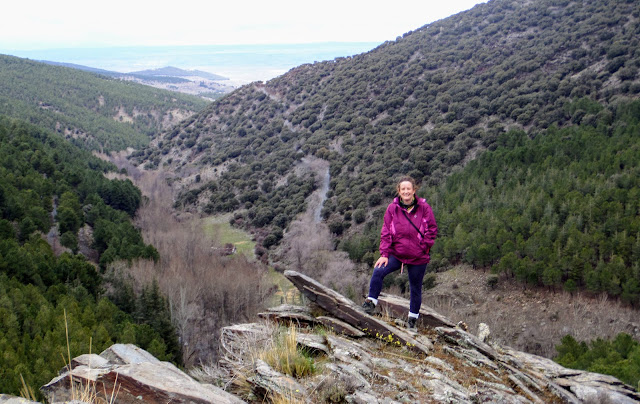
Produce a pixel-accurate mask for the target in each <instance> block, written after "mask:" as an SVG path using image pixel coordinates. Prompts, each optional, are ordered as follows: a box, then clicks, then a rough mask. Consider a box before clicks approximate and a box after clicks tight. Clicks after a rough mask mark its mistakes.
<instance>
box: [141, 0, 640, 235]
mask: <svg viewBox="0 0 640 404" xmlns="http://www.w3.org/2000/svg"><path fill="white" fill-rule="evenodd" d="M639 13H640V11H639V10H638V6H637V5H636V4H635V3H634V2H617V1H606V0H600V1H595V2H586V1H578V2H569V1H558V0H554V1H551V0H539V1H502V0H494V1H490V2H488V3H487V4H483V5H479V6H476V7H474V8H473V9H472V10H470V11H468V12H463V13H460V14H457V15H455V16H452V17H450V18H447V19H444V20H441V21H438V22H435V23H433V24H429V25H427V26H425V27H422V28H420V29H419V30H416V31H415V32H411V33H407V34H405V35H404V36H403V37H402V38H399V39H398V40H396V41H395V42H388V43H385V44H383V45H381V46H380V47H378V48H376V49H374V50H373V51H371V52H368V53H365V54H361V55H358V56H355V57H352V58H339V59H336V60H335V61H330V62H324V63H315V64H313V65H303V66H300V67H298V68H296V69H293V70H292V71H290V72H289V73H287V74H285V75H283V76H281V77H279V78H276V79H274V80H271V81H269V82H268V83H266V84H265V85H262V84H259V83H258V84H252V85H249V86H245V87H243V88H241V89H239V90H238V91H236V92H234V93H232V94H231V95H229V96H227V97H225V98H224V99H222V100H220V101H218V102H216V103H214V104H212V105H211V106H210V107H209V108H207V109H206V110H205V111H203V112H202V113H200V114H198V115H197V116H195V117H193V118H192V119H189V120H187V121H185V122H184V123H183V124H181V125H180V126H179V127H177V128H175V129H174V130H172V131H170V132H166V133H164V134H163V135H162V136H161V137H160V138H158V139H157V141H156V142H154V143H153V145H152V147H150V148H149V149H147V150H146V151H145V152H143V153H140V154H139V155H138V157H139V158H140V160H139V161H147V162H149V161H151V162H153V164H156V165H157V164H160V163H163V164H164V163H167V164H169V166H170V167H172V168H173V169H180V168H182V167H190V168H189V170H191V167H193V166H195V167H197V169H198V170H200V171H201V172H202V176H201V178H204V179H205V180H209V179H211V180H212V183H211V185H207V184H206V182H207V181H204V183H205V185H204V186H202V187H200V188H197V189H195V190H191V191H190V194H189V198H188V200H186V199H184V198H183V200H181V202H182V203H186V204H187V205H193V203H194V202H195V201H199V202H198V204H197V206H198V209H200V210H202V209H206V211H208V212H219V211H225V210H233V209H236V208H239V207H241V206H244V207H246V208H247V209H248V215H249V217H248V218H246V217H245V218H244V219H245V221H247V219H249V221H251V220H253V219H254V218H255V216H256V215H255V213H256V212H255V210H256V207H255V206H254V204H253V201H256V200H258V197H259V196H263V197H264V198H266V199H269V196H268V193H269V192H270V191H269V190H271V188H273V185H275V184H277V183H278V181H279V180H281V179H283V178H285V177H286V176H287V175H289V174H290V173H292V172H293V167H294V164H295V163H296V162H300V159H301V158H302V157H303V156H309V155H314V156H316V157H319V158H322V159H326V160H328V161H329V162H330V164H331V171H330V173H331V183H330V192H329V200H328V201H327V202H326V203H325V209H324V217H325V218H327V219H328V220H329V222H330V223H334V226H333V230H334V232H335V233H337V234H339V233H341V232H342V231H344V230H347V229H348V228H349V227H350V226H353V225H354V224H358V223H357V222H361V221H363V220H364V221H365V222H369V221H370V220H372V219H375V218H377V217H378V212H374V213H375V214H374V215H372V214H371V211H372V209H371V208H375V207H377V206H381V204H382V203H383V202H386V200H387V198H389V197H391V196H392V195H393V193H394V191H393V188H392V184H393V182H394V178H395V176H397V175H399V174H400V173H409V174H411V175H413V176H415V177H417V178H418V179H419V180H422V182H423V183H424V184H428V185H432V184H437V183H439V182H440V181H442V179H443V178H445V176H446V175H448V173H450V172H451V171H453V170H455V169H457V168H458V167H460V166H463V165H465V164H466V162H467V161H469V160H470V159H473V158H474V157H475V156H476V155H477V153H478V152H481V151H482V150H484V149H486V148H488V147H493V146H494V144H495V141H496V139H497V137H498V136H499V135H500V134H502V133H505V131H506V130H507V129H509V128H521V129H524V130H525V131H527V133H528V134H529V135H531V136H533V135H535V134H537V133H539V132H540V131H542V130H543V129H545V128H546V127H548V126H549V125H552V124H556V125H567V124H571V123H572V122H580V121H583V120H585V121H589V120H593V119H595V118H596V117H595V116H594V115H593V114H592V113H590V112H589V111H585V110H584V109H581V108H579V109H576V110H573V111H569V110H567V109H565V105H566V104H567V102H568V101H570V100H572V99H575V98H578V97H585V98H587V99H591V100H596V101H598V102H601V103H603V104H604V105H609V104H615V103H617V102H618V101H619V100H620V99H624V98H627V97H631V98H636V97H637V96H638V92H639V91H640V83H639V81H638V75H637V70H638V65H639V64H640V55H639V54H638V52H637V49H638V39H637V33H638V30H640V28H639V27H640V24H639V23H638V16H639ZM213 172H215V175H213V174H212V175H209V173H213ZM178 175H180V172H178ZM239 180H242V181H239ZM192 181H193V176H191V177H190V179H189V180H188V181H186V182H185V185H189V184H190V183H191V182H192ZM212 188H219V189H224V190H225V192H231V193H232V196H233V198H232V197H231V196H229V198H231V200H230V203H227V204H220V203H216V201H211V198H210V197H211V195H212V194H211V193H209V192H208V191H209V190H211V189H212ZM265 189H266V190H265ZM256 192H257V194H256ZM214 199H216V197H214ZM247 201H248V202H249V203H247ZM193 206H196V205H193ZM273 209H277V208H276V207H274V208H273ZM356 212H358V213H357V215H356ZM276 215H277V214H274V215H271V219H273V218H274V217H275V216H276ZM363 215H364V218H363V217H362V216H363ZM355 218H358V220H357V222H356V221H355V220H354V219H355ZM287 219H290V217H289V216H287ZM261 221H262V222H263V221H264V220H261ZM269 222H270V221H269V220H267V223H269ZM284 223H285V224H286V220H285V221H284ZM254 224H256V225H258V226H264V224H258V223H254Z"/></svg>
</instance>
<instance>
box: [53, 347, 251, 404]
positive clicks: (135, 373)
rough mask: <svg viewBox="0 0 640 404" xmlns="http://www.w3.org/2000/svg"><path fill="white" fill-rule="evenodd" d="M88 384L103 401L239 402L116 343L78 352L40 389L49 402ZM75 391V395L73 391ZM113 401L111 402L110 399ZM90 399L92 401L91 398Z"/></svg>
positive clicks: (64, 398)
mask: <svg viewBox="0 0 640 404" xmlns="http://www.w3.org/2000/svg"><path fill="white" fill-rule="evenodd" d="M87 387H89V389H90V390H92V391H93V392H94V393H93V394H95V395H96V396H98V397H100V398H101V399H103V400H106V402H116V403H123V404H129V403H141V402H143V403H158V404H160V403H168V402H171V403H221V404H236V403H243V402H244V401H242V400H241V399H239V398H238V397H236V396H234V395H232V394H229V393H227V392H226V391H224V390H222V389H220V388H218V387H215V386H213V385H210V384H202V383H198V382H197V381H195V380H194V379H193V378H191V377H190V376H188V375H187V374H185V373H184V372H182V371H181V370H180V369H178V368H177V367H175V366H174V365H172V364H171V363H168V362H161V361H159V360H158V359H156V358H155V357H153V356H152V355H151V354H149V353H148V352H146V351H144V350H142V349H140V348H138V347H136V346H134V345H123V344H116V345H112V346H111V347H110V348H108V349H107V350H105V351H104V352H102V353H101V354H100V355H96V354H91V355H81V356H79V357H77V358H74V359H73V360H72V362H71V366H70V367H67V368H65V369H63V371H62V372H61V374H60V376H58V377H56V378H55V379H53V380H52V381H51V382H49V383H48V384H47V385H45V386H43V387H42V388H41V391H42V392H43V394H44V395H45V397H46V398H47V401H48V402H50V403H57V402H67V401H69V400H71V399H72V398H76V397H77V396H78V395H79V394H78V393H77V392H79V391H84V390H86V389H87ZM74 392H75V394H74ZM112 397H115V400H113V401H111V398H112ZM92 402H93V401H92Z"/></svg>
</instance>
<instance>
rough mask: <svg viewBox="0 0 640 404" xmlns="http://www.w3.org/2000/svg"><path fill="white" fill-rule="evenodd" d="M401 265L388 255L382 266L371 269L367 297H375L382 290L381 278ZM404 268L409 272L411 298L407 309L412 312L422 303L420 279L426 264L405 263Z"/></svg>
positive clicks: (415, 312) (418, 309)
mask: <svg viewBox="0 0 640 404" xmlns="http://www.w3.org/2000/svg"><path fill="white" fill-rule="evenodd" d="M401 266H402V262H400V261H398V259H397V258H396V257H394V256H393V255H390V256H389V262H388V263H387V265H385V266H383V267H378V268H374V269H373V275H371V282H370V283H369V297H372V298H374V299H377V298H378V296H379V295H380V291H381V290H382V280H383V279H384V278H385V276H387V275H389V274H390V273H391V272H395V271H397V270H398V269H400V267H401ZM404 267H405V269H406V270H407V272H408V273H409V289H410V292H411V299H410V300H409V311H410V312H411V313H414V314H418V313H419V312H420V306H421V305H422V279H423V278H424V273H425V272H426V270H427V264H420V265H409V264H405V266H404Z"/></svg>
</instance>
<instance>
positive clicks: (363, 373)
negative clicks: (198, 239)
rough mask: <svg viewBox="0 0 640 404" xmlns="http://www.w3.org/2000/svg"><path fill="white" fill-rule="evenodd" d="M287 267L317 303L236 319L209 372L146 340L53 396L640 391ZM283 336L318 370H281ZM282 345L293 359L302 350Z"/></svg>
mask: <svg viewBox="0 0 640 404" xmlns="http://www.w3.org/2000/svg"><path fill="white" fill-rule="evenodd" d="M285 276H286V277H287V278H288V279H290V280H291V281H292V282H293V284H294V285H296V286H297V287H298V288H299V289H300V291H301V292H302V294H303V295H304V296H305V297H306V299H307V300H308V301H309V302H310V304H309V306H304V307H303V306H292V305H281V306H278V307H274V308H271V309H269V310H267V311H266V312H265V313H262V314H260V317H261V318H262V321H261V322H255V323H248V324H237V325H233V326H229V327H225V328H224V329H223V330H222V333H221V339H220V343H221V348H222V351H223V354H222V358H221V359H220V361H219V363H218V364H217V366H215V367H211V368H209V369H207V370H206V371H200V372H194V375H196V376H195V377H197V378H198V379H199V381H200V382H197V381H196V380H195V379H194V378H192V377H190V376H188V375H186V374H185V373H183V372H181V371H180V370H179V369H177V368H176V367H175V366H173V365H171V364H169V363H166V362H161V361H159V360H157V359H156V358H154V357H153V356H151V355H150V354H149V353H147V352H145V351H143V350H141V349H139V348H136V347H135V346H131V345H114V346H112V347H111V348H109V349H107V350H106V351H104V352H103V353H101V354H100V355H82V356H79V357H77V358H75V359H74V360H73V361H72V363H71V370H69V369H63V372H62V374H61V375H60V376H59V377H58V378H56V379H54V380H52V381H51V383H49V384H47V385H46V386H44V387H43V388H42V391H43V392H44V393H45V395H46V396H47V399H48V400H49V402H52V403H54V402H59V401H65V400H68V399H69V398H70V397H71V395H70V391H71V387H70V386H71V383H72V382H71V380H73V383H74V384H75V385H80V384H83V385H87V384H91V385H92V386H95V387H96V390H97V391H98V392H102V391H104V392H105V393H104V394H106V395H109V394H112V392H114V391H115V394H117V400H115V401H114V402H117V403H134V402H136V403H139V402H146V403H160V402H163V403H166V402H172V403H241V402H256V403H262V402H267V401H276V400H278V399H280V401H284V402H299V403H303V402H304V403H316V402H317V403H322V402H330V403H367V404H370V403H373V404H375V403H380V404H382V403H385V404H392V403H415V402H420V403H478V402H491V403H518V404H520V403H537V404H538V403H540V404H542V403H623V404H626V403H639V402H640V394H638V392H636V391H635V390H633V389H632V388H631V387H630V386H627V385H625V384H623V383H621V382H620V381H619V380H618V379H616V378H614V377H611V376H605V375H601V374H595V373H590V372H584V371H579V370H572V369H566V368H564V367H562V366H560V365H558V364H556V363H555V362H553V361H551V360H549V359H545V358H542V357H539V356H535V355H531V354H527V353H524V352H519V351H516V350H513V349H510V348H508V347H504V346H500V345H497V344H495V343H492V342H491V339H490V338H489V335H490V331H489V329H488V327H486V326H483V327H480V328H479V330H478V336H476V335H474V334H471V333H470V332H468V331H467V330H466V327H464V325H463V324H455V323H454V322H452V321H451V320H449V319H447V318H445V317H443V316H441V315H440V314H438V313H436V312H434V311H433V310H431V309H430V308H428V307H424V308H423V309H422V310H421V316H420V317H421V321H420V322H419V327H418V332H408V331H406V329H405V328H404V325H405V323H404V321H402V320H397V319H396V317H403V316H404V315H405V313H406V312H407V310H408V306H409V302H408V301H406V300H405V299H401V298H398V297H395V296H387V295H383V296H381V297H380V300H379V301H380V305H379V313H377V314H376V315H374V316H370V315H368V314H366V313H364V311H363V310H362V309H361V308H360V307H359V306H358V305H356V304H355V303H354V302H352V301H351V300H349V299H347V298H346V297H344V296H342V295H340V294H338V293H336V292H335V291H333V290H331V289H329V288H327V287H324V286H323V285H321V284H319V283H318V282H316V281H315V280H313V279H311V278H309V277H307V276H305V275H303V274H300V273H297V272H293V271H286V272H285ZM278 324H282V325H286V326H288V327H289V328H284V327H278ZM283 335H285V336H287V338H289V337H293V338H292V339H293V345H294V347H297V350H298V351H300V352H304V355H305V356H304V358H305V359H304V361H305V363H306V364H307V365H308V366H310V367H309V369H312V370H313V371H311V372H310V374H304V375H300V374H297V375H292V374H291V373H287V372H286V371H279V370H276V366H275V365H273V361H270V360H269V359H267V356H268V355H265V352H269V351H273V350H274V348H276V349H282V347H280V346H279V344H280V342H281V340H282V336H283ZM279 341H280V342H279ZM282 353H284V355H283V356H282V357H281V359H280V361H281V362H287V363H288V362H289V361H290V360H291V361H293V359H292V358H291V356H290V355H289V354H288V353H287V352H286V351H284V350H283V351H282ZM276 362H278V361H276ZM270 363H271V365H270ZM309 363H313V365H309ZM276 365H277V363H276ZM294 373H295V372H294ZM216 386H224V387H225V389H226V390H228V392H227V391H224V390H223V389H221V388H219V387H216ZM232 393H233V394H232Z"/></svg>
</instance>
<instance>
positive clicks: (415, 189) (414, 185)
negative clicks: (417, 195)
mask: <svg viewBox="0 0 640 404" xmlns="http://www.w3.org/2000/svg"><path fill="white" fill-rule="evenodd" d="M403 182H410V183H411V185H413V190H414V191H416V192H418V185H417V184H416V180H414V179H413V177H409V176H408V175H404V176H402V177H400V179H399V180H398V182H397V183H396V191H398V193H400V184H402V183H403Z"/></svg>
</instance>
